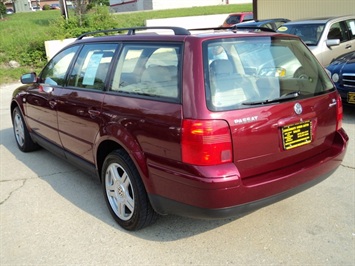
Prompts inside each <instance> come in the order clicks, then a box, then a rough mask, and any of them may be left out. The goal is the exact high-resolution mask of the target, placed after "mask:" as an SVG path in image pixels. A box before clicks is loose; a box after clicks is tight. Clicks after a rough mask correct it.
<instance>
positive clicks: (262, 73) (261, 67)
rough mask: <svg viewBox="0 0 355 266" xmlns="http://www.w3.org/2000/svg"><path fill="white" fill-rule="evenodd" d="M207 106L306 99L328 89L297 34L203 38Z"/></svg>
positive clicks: (230, 106)
mask: <svg viewBox="0 0 355 266" xmlns="http://www.w3.org/2000/svg"><path fill="white" fill-rule="evenodd" d="M204 71H205V88H206V98H207V105H208V108H209V109H210V110H214V111H218V110H232V109H239V108H246V107H251V106H255V105H258V104H267V103H277V102H281V101H284V100H288V99H291V98H292V96H293V95H294V96H295V97H300V98H306V97H311V96H314V95H318V94H322V93H324V92H327V91H329V90H333V89H334V88H333V84H332V82H331V81H330V79H329V77H328V75H327V74H326V72H325V71H324V69H323V68H322V67H321V66H320V64H319V63H318V62H317V61H316V59H315V58H314V56H313V55H312V54H311V52H310V51H309V50H308V49H307V47H306V46H305V45H304V44H302V43H301V42H300V41H299V40H297V39H292V38H291V39H287V38H285V39H281V38H271V37H258V38H255V37H253V38H235V39H222V40H218V41H208V42H206V43H204Z"/></svg>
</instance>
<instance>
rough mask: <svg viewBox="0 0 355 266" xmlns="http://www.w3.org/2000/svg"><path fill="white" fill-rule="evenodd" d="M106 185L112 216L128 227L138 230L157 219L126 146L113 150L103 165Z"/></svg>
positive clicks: (107, 199) (104, 184) (103, 184)
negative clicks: (125, 150) (124, 149)
mask: <svg viewBox="0 0 355 266" xmlns="http://www.w3.org/2000/svg"><path fill="white" fill-rule="evenodd" d="M102 186H103V190H104V196H105V201H106V204H107V206H108V208H109V210H110V213H111V215H112V217H113V218H114V219H115V220H116V222H117V223H118V224H119V225H120V226H121V227H122V228H124V229H126V230H129V231H135V230H139V229H142V228H144V227H146V226H148V225H150V224H152V223H153V222H155V221H156V219H157V217H158V215H157V213H156V212H155V211H154V210H153V208H152V207H151V205H150V202H149V199H148V196H147V193H146V191H145V188H144V185H143V182H142V180H141V177H140V175H139V173H138V171H137V169H136V167H135V165H134V164H133V162H132V160H131V159H130V157H129V156H128V155H127V154H126V153H125V152H124V151H123V150H116V151H114V152H112V153H110V154H109V155H108V156H107V157H106V159H105V161H104V164H103V168H102Z"/></svg>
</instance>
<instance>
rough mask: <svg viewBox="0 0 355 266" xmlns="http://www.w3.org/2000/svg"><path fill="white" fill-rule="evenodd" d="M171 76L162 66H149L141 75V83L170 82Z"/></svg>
mask: <svg viewBox="0 0 355 266" xmlns="http://www.w3.org/2000/svg"><path fill="white" fill-rule="evenodd" d="M170 80H171V74H170V71H169V69H168V68H166V67H163V66H150V67H148V68H147V69H146V70H144V72H143V74H142V79H141V81H142V82H163V81H170Z"/></svg>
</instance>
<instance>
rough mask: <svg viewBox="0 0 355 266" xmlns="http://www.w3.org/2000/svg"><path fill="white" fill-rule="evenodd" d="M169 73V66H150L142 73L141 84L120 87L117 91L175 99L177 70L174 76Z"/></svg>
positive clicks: (176, 93) (176, 94)
mask: <svg viewBox="0 0 355 266" xmlns="http://www.w3.org/2000/svg"><path fill="white" fill-rule="evenodd" d="M171 72H172V68H171V66H158V65H154V66H150V67H148V68H147V69H146V70H144V71H143V74H142V77H141V82H139V83H135V84H131V85H128V86H124V87H120V89H119V90H120V91H123V92H129V93H137V94H149V95H152V96H155V95H156V96H161V97H172V98H176V97H177V96H178V86H177V83H178V82H177V68H176V74H175V75H174V76H173V75H172V73H171Z"/></svg>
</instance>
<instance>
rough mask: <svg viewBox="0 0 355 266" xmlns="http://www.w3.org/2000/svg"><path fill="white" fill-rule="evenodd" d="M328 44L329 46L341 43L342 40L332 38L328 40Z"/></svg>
mask: <svg viewBox="0 0 355 266" xmlns="http://www.w3.org/2000/svg"><path fill="white" fill-rule="evenodd" d="M326 44H327V46H328V47H331V46H337V45H339V44H340V40H339V39H330V40H327V41H326Z"/></svg>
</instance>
